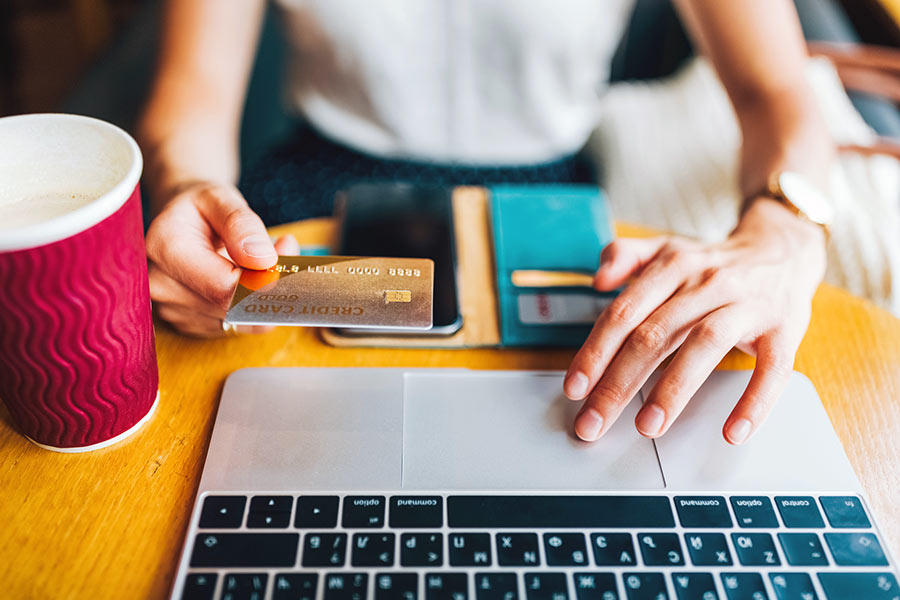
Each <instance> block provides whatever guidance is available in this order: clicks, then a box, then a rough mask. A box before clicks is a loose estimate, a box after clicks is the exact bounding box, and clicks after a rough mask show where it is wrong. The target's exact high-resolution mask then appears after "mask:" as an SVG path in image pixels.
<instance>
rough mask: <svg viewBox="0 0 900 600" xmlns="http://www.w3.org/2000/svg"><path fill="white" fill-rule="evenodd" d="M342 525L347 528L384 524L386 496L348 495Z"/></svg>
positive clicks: (371, 527) (369, 527)
mask: <svg viewBox="0 0 900 600" xmlns="http://www.w3.org/2000/svg"><path fill="white" fill-rule="evenodd" d="M341 525H343V526H344V527H345V528H347V529H358V528H366V529H373V528H378V527H383V526H384V496H346V497H345V498H344V516H343V517H342V518H341Z"/></svg>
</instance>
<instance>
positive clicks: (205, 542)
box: [191, 533, 300, 567]
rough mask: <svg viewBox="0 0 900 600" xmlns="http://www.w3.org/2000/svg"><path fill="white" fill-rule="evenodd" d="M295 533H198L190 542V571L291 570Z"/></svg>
mask: <svg viewBox="0 0 900 600" xmlns="http://www.w3.org/2000/svg"><path fill="white" fill-rule="evenodd" d="M299 544H300V534H297V533H201V534H200V535H198V536H197V537H196V538H195V539H194V550H193V552H192V553H191V566H192V567H293V566H294V565H295V564H297V547H298V545H299Z"/></svg>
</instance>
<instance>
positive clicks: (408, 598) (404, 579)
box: [375, 573, 419, 600]
mask: <svg viewBox="0 0 900 600" xmlns="http://www.w3.org/2000/svg"><path fill="white" fill-rule="evenodd" d="M418 597H419V576H418V575H416V574H415V573H377V574H376V575H375V600H416V598H418Z"/></svg>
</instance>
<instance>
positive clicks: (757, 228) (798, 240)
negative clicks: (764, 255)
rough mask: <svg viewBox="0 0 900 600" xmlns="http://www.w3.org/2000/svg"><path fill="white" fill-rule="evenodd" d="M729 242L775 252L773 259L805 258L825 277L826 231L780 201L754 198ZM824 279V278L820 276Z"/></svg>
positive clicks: (746, 206)
mask: <svg viewBox="0 0 900 600" xmlns="http://www.w3.org/2000/svg"><path fill="white" fill-rule="evenodd" d="M729 240H730V241H731V242H733V243H737V244H740V245H745V244H747V245H751V246H753V247H754V248H756V249H757V250H756V251H759V249H760V248H762V249H763V251H764V252H771V253H772V257H773V259H776V260H778V259H784V258H786V257H789V256H798V257H801V258H802V260H803V261H805V262H807V263H808V264H809V266H810V267H815V270H821V272H822V273H821V274H822V275H824V266H825V255H826V252H825V250H826V244H827V241H828V238H827V235H826V233H825V229H824V228H823V227H822V226H821V225H818V224H816V223H813V222H812V221H809V220H808V219H805V218H804V217H802V216H800V215H798V214H796V213H795V212H793V211H792V210H791V209H790V208H788V207H787V206H785V205H784V204H783V203H782V202H780V201H779V200H776V199H775V198H771V197H766V196H756V197H754V198H751V199H750V200H749V201H748V202H747V203H746V204H745V209H744V211H743V213H742V214H741V217H740V220H739V221H738V225H737V227H736V228H735V229H734V231H732V233H731V236H730V238H729ZM820 279H821V276H820Z"/></svg>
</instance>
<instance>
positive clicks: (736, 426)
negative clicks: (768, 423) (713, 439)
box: [728, 419, 753, 444]
mask: <svg viewBox="0 0 900 600" xmlns="http://www.w3.org/2000/svg"><path fill="white" fill-rule="evenodd" d="M752 427H753V424H752V423H751V422H750V421H749V420H747V419H738V420H737V421H735V422H734V423H732V424H731V427H729V428H728V441H729V442H731V443H732V444H743V443H744V442H745V441H746V440H747V437H748V436H749V435H750V429H752Z"/></svg>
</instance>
